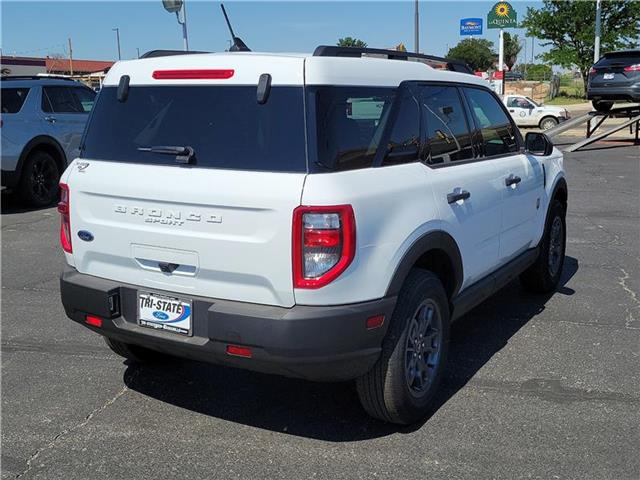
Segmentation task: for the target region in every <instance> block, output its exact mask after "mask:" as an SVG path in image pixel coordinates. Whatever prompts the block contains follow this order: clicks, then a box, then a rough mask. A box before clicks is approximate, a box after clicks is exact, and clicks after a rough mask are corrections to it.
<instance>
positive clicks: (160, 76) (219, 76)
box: [152, 69, 235, 80]
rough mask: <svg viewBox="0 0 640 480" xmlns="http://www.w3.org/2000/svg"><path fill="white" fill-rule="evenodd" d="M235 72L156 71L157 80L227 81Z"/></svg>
mask: <svg viewBox="0 0 640 480" xmlns="http://www.w3.org/2000/svg"><path fill="white" fill-rule="evenodd" d="M234 73H235V71H234V70H230V69H222V70H221V69H215V70H155V71H154V72H153V75H152V76H153V78H155V79H156V80H225V79H227V78H231V77H233V74H234Z"/></svg>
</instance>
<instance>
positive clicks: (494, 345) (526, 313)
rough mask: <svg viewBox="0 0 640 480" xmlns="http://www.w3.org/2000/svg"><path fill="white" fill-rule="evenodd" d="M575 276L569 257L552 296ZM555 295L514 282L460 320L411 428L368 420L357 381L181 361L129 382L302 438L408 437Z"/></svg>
mask: <svg viewBox="0 0 640 480" xmlns="http://www.w3.org/2000/svg"><path fill="white" fill-rule="evenodd" d="M577 271H578V261H577V259H575V258H573V257H566V261H565V265H564V271H563V277H562V280H561V283H560V286H559V287H558V289H557V291H556V292H555V294H560V295H573V294H574V293H575V292H574V291H573V290H572V289H570V288H568V287H566V286H565V285H566V284H567V282H568V281H569V280H570V279H571V278H572V277H573V276H574V275H575V273H576V272H577ZM551 297H552V295H532V294H529V293H526V292H525V291H524V290H523V289H522V288H521V287H520V284H519V283H518V282H513V283H511V284H510V285H508V286H506V287H505V288H504V289H503V290H501V291H500V292H498V293H497V294H496V295H495V296H493V297H492V298H490V299H488V300H487V301H486V302H484V303H483V304H481V305H480V306H478V307H477V308H475V309H474V310H473V311H471V312H470V313H469V314H467V315H466V316H464V317H463V318H462V319H460V320H459V321H458V322H456V323H455V324H454V325H453V327H452V338H451V349H450V354H449V363H448V365H449V367H448V371H447V372H446V374H445V377H444V381H443V384H442V385H441V388H440V391H439V394H438V395H437V397H436V399H435V401H434V404H433V408H432V411H431V414H430V415H429V416H428V417H427V418H425V419H424V420H423V421H422V422H420V423H418V424H417V425H413V426H411V427H399V426H394V425H388V424H385V423H382V422H379V421H377V420H374V419H372V418H370V417H369V416H367V414H366V413H365V412H364V410H363V409H362V408H361V407H360V403H359V401H358V396H357V393H356V390H355V386H354V384H353V382H348V383H333V384H329V383H312V382H307V381H304V380H297V379H290V378H284V377H279V376H272V375H265V374H260V373H254V372H249V371H244V370H237V369H233V368H227V367H219V366H215V365H209V364H205V363H198V362H191V361H187V360H180V359H175V360H172V362H174V363H171V364H164V365H155V366H137V365H129V366H128V367H127V369H126V371H125V373H124V382H125V384H126V385H127V386H128V387H129V388H130V389H132V390H134V391H137V392H139V393H141V394H144V395H148V396H150V397H152V398H155V399H158V400H160V401H162V402H166V403H169V404H171V405H175V406H177V407H180V408H184V409H188V410H191V411H193V412H197V413H200V414H203V415H208V416H212V417H216V418H220V419H223V420H227V421H232V422H237V423H241V424H245V425H250V426H253V427H258V428H263V429H266V430H270V431H277V432H284V433H288V434H291V435H297V436H302V437H308V438H314V439H319V440H325V441H331V442H347V441H358V440H365V439H369V438H376V437H383V436H386V435H390V434H393V433H410V432H413V431H416V430H418V429H420V428H422V426H424V425H425V424H426V423H428V421H429V418H430V417H431V415H433V414H434V413H435V412H437V411H438V409H439V408H440V407H441V406H443V405H444V404H445V403H446V402H447V401H448V400H449V399H450V398H451V397H453V396H454V395H455V394H456V392H458V390H460V389H461V388H463V387H464V386H465V385H466V383H467V382H468V381H469V380H470V379H471V378H472V377H473V376H474V375H475V374H476V372H477V371H478V370H479V369H480V368H482V367H483V366H484V365H485V364H486V363H487V362H488V361H489V360H490V359H491V357H493V355H494V354H496V353H497V352H499V351H500V350H501V349H502V348H503V347H504V346H505V345H506V344H507V342H508V341H509V339H510V338H511V337H512V336H513V335H514V334H515V333H516V332H518V330H520V329H521V328H522V327H523V326H524V325H526V324H527V323H528V322H529V320H531V319H532V318H533V317H535V316H536V315H538V314H539V313H540V312H542V311H543V310H544V309H545V305H546V303H547V302H548V301H549V299H550V298H551Z"/></svg>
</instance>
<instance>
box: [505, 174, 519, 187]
mask: <svg viewBox="0 0 640 480" xmlns="http://www.w3.org/2000/svg"><path fill="white" fill-rule="evenodd" d="M521 181H522V179H521V178H520V177H519V176H517V175H514V174H511V175H509V176H508V177H507V178H505V179H504V184H505V185H506V186H507V187H510V186H511V185H517V184H519V183H520V182H521Z"/></svg>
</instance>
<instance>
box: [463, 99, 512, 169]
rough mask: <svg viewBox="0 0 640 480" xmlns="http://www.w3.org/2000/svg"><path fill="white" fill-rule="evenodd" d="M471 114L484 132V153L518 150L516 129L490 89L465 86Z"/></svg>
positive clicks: (498, 153) (488, 155)
mask: <svg viewBox="0 0 640 480" xmlns="http://www.w3.org/2000/svg"><path fill="white" fill-rule="evenodd" d="M464 90H465V92H466V96H467V99H468V100H469V106H470V107H471V114H472V115H473V117H474V119H475V122H476V125H477V127H478V129H480V132H481V134H482V144H483V150H484V154H485V155H486V156H487V157H491V156H493V155H502V154H505V153H510V152H515V151H517V150H518V142H517V140H516V135H515V131H514V128H513V125H512V124H511V121H510V120H509V118H508V117H507V114H506V113H505V112H504V110H503V109H502V107H501V106H500V104H499V103H498V100H497V99H496V98H495V97H494V96H493V95H492V94H491V93H490V92H488V91H486V90H481V89H479V88H465V89H464Z"/></svg>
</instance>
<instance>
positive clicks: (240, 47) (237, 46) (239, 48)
mask: <svg viewBox="0 0 640 480" xmlns="http://www.w3.org/2000/svg"><path fill="white" fill-rule="evenodd" d="M220 8H222V14H223V15H224V19H225V20H226V22H227V27H229V32H231V40H233V44H232V45H231V47H230V48H229V51H230V52H250V51H251V49H250V48H249V47H247V45H246V44H245V43H244V42H243V41H242V39H241V38H240V37H236V34H235V33H233V28H231V22H230V21H229V17H228V16H227V11H226V10H225V9H224V4H222V3H221V4H220Z"/></svg>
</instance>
